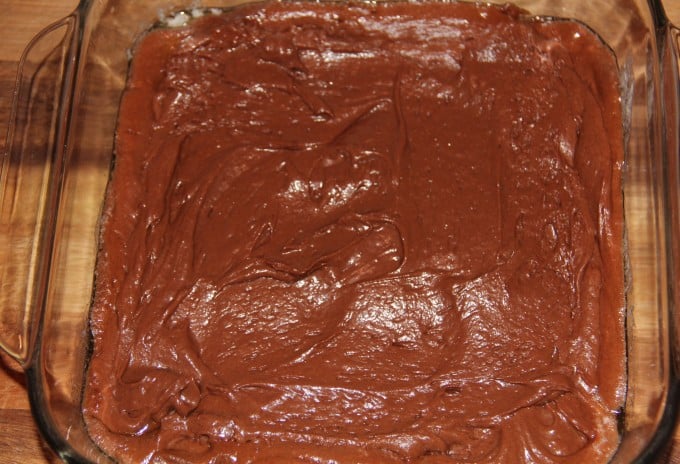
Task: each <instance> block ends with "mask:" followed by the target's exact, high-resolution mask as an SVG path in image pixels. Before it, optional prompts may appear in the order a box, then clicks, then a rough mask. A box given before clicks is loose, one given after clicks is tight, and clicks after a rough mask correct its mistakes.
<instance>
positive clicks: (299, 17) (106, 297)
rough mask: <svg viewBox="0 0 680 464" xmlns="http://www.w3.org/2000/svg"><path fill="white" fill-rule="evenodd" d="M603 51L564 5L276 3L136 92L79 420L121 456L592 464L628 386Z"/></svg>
mask: <svg viewBox="0 0 680 464" xmlns="http://www.w3.org/2000/svg"><path fill="white" fill-rule="evenodd" d="M617 82H618V81H617V69H616V65H615V63H614V59H613V57H612V55H611V54H610V53H609V51H608V50H607V49H606V47H605V46H603V44H602V43H601V42H600V41H599V40H598V38H597V37H596V36H595V35H594V34H592V33H591V32H589V31H588V30H587V29H586V28H584V27H583V26H580V25H578V24H576V23H573V22H568V21H543V20H538V19H536V18H533V17H528V16H523V15H522V12H521V11H519V10H518V9H516V8H513V7H504V8H498V7H492V6H480V5H472V4H456V3H429V2H427V3H394V4H362V3H358V4H350V5H340V4H316V3H267V4H257V5H251V6H245V7H239V8H236V9H234V10H232V11H229V12H226V13H224V14H221V15H206V16H203V17H201V18H199V19H196V20H194V21H192V22H191V23H190V24H189V25H188V26H186V27H182V28H177V29H158V30H154V31H152V32H150V33H149V34H148V35H146V36H145V37H144V38H143V40H142V41H141V42H140V43H139V45H138V47H137V49H136V51H135V54H134V59H133V63H132V71H131V75H130V78H129V83H128V87H127V90H126V92H125V94H124V97H123V100H122V104H121V109H120V120H119V127H118V132H117V142H116V143H117V144H116V159H115V169H114V171H113V175H112V180H111V183H110V186H109V191H108V195H107V199H106V205H105V214H104V219H103V226H102V234H101V249H100V252H99V260H98V265H97V274H96V291H95V295H94V303H93V308H92V315H91V326H92V335H93V353H92V358H91V361H90V363H89V370H88V374H87V384H86V390H85V398H84V413H85V418H86V421H87V423H88V427H89V430H90V432H91V434H92V436H93V438H94V439H95V441H96V442H97V443H98V444H99V446H101V447H102V449H103V450H105V451H106V452H107V453H109V454H110V455H112V456H113V457H115V458H117V459H120V460H121V461H130V462H173V463H174V462H186V461H189V462H192V461H196V462H214V463H218V462H220V463H221V462H267V463H271V462H315V463H317V462H329V463H330V462H339V463H340V462H341V463H359V462H381V463H392V462H395V463H401V462H420V463H439V462H503V463H512V462H567V461H570V462H596V461H606V460H607V458H608V457H609V456H610V455H611V454H612V452H613V451H614V450H615V448H616V445H617V443H618V436H617V430H616V412H615V411H616V410H617V408H618V407H619V406H620V405H621V404H622V399H623V388H624V387H623V386H624V341H623V310H622V308H623V285H622V282H623V272H622V247H621V235H622V232H621V229H622V211H621V193H620V168H621V163H622V157H623V155H622V134H621V116H620V103H619V94H618V83H617Z"/></svg>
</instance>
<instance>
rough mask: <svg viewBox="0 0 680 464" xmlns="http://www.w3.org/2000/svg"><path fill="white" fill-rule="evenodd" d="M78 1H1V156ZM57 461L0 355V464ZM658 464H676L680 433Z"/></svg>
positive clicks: (16, 376) (676, 7)
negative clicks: (32, 56)
mask: <svg viewBox="0 0 680 464" xmlns="http://www.w3.org/2000/svg"><path fill="white" fill-rule="evenodd" d="M76 5H77V1H76V0H0V6H2V7H3V8H2V13H3V15H4V20H5V21H4V23H3V26H2V28H3V30H2V32H1V33H0V36H1V37H2V38H1V39H0V132H1V134H0V152H4V149H5V133H6V130H7V123H8V119H9V112H10V106H11V102H12V95H13V91H14V83H15V79H16V72H17V63H18V61H19V57H20V55H21V52H22V51H23V49H24V47H25V46H26V45H27V44H28V42H29V41H30V40H31V38H32V37H33V36H35V35H36V34H37V33H38V32H39V31H40V30H41V29H42V28H44V27H45V26H47V25H49V24H50V23H52V22H54V21H56V20H58V19H60V18H62V17H64V16H66V15H67V14H69V13H70V12H71V11H72V10H73V9H74V8H75V6H76ZM664 7H665V8H666V11H667V13H668V15H669V17H670V18H671V20H672V21H673V22H674V23H675V24H680V0H664ZM56 462H58V459H57V458H56V457H55V456H54V455H53V454H52V453H51V452H50V450H48V449H47V448H46V447H45V446H44V444H43V442H42V440H41V438H40V436H39V433H38V431H37V429H36V427H35V425H34V423H33V419H32V417H31V413H30V408H29V404H28V398H27V393H26V384H25V380H24V376H23V373H22V371H21V369H20V367H19V366H18V365H17V364H16V363H14V362H13V361H12V360H11V359H10V358H9V357H8V356H6V355H5V354H4V353H0V464H45V463H56ZM659 464H680V428H678V429H676V432H675V435H674V439H673V441H672V443H671V444H670V446H669V448H668V450H667V451H666V452H665V453H664V456H663V457H662V458H661V459H660V461H659Z"/></svg>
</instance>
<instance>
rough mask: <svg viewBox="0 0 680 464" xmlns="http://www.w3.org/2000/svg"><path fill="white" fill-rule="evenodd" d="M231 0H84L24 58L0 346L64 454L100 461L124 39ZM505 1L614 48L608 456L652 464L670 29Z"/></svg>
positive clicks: (615, 12)
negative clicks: (621, 320)
mask: <svg viewBox="0 0 680 464" xmlns="http://www.w3.org/2000/svg"><path fill="white" fill-rule="evenodd" d="M238 3H243V2H239V1H236V2H235V1H210V2H205V3H203V2H196V1H188V0H187V1H171V0H166V1H163V0H149V1H145V2H136V1H133V0H100V1H94V0H93V1H87V0H83V1H82V2H81V4H80V5H79V7H78V8H77V9H76V10H75V11H74V12H73V13H72V14H71V15H69V16H68V17H66V18H64V19H62V20H61V21H59V22H57V23H55V24H54V25H52V26H50V27H48V28H47V29H45V30H44V31H43V32H41V33H40V34H39V35H38V36H36V38H35V39H34V40H33V41H32V42H31V43H30V44H29V45H28V47H27V49H26V51H25V53H24V55H23V57H22V61H21V63H20V69H19V76H18V80H17V93H16V99H15V102H14V105H13V114H12V121H11V125H10V129H9V138H8V145H7V146H8V151H7V153H6V154H5V155H4V157H3V160H2V168H1V171H0V208H1V209H0V217H1V220H0V227H1V228H2V232H1V234H0V237H1V240H2V242H1V244H0V281H1V282H2V290H1V292H0V298H2V304H1V306H0V346H2V348H3V349H4V350H5V351H7V352H8V353H9V354H10V355H12V356H13V357H14V358H15V359H16V360H17V361H19V362H20V363H21V364H22V366H23V368H24V369H25V372H26V375H27V379H28V390H29V396H30V400H31V406H32V411H33V415H34V417H35V420H36V423H37V424H38V427H39V429H40V431H41V433H42V435H43V437H44V438H45V440H46V441H47V442H48V443H49V445H50V446H51V447H52V448H53V449H54V451H55V452H56V453H57V454H58V455H59V456H60V457H61V458H62V459H63V460H64V461H65V462H78V463H80V462H97V463H99V462H109V458H108V457H107V456H106V455H105V454H103V453H102V452H101V451H100V450H99V449H98V448H97V446H96V445H95V444H94V443H93V442H92V441H91V440H90V438H89V436H88V434H87V431H86V430H85V425H84V422H83V418H82V413H81V396H82V387H83V380H84V370H85V365H86V362H87V355H88V349H89V332H88V316H89V309H90V304H91V298H92V291H93V276H94V269H95V260H96V253H97V237H98V230H99V219H100V215H101V210H102V205H103V200H104V195H105V191H106V186H107V183H108V180H109V176H110V170H111V165H112V155H113V149H114V146H113V145H114V133H115V127H116V122H117V121H116V118H117V114H118V104H119V102H120V98H121V94H122V91H123V89H124V86H125V81H126V77H127V73H128V67H129V62H130V51H131V49H132V47H133V45H134V44H135V41H136V40H137V39H138V38H139V37H140V35H141V34H143V33H144V31H146V30H148V29H149V28H150V27H151V26H153V25H154V24H155V23H157V22H158V21H159V19H167V18H171V19H172V22H182V21H183V20H184V19H186V18H188V17H189V16H190V15H191V13H190V11H189V9H193V8H202V7H211V8H213V7H214V8H224V7H230V6H234V5H236V4H238ZM492 3H494V2H492ZM497 3H504V2H503V1H500V2H497ZM514 3H516V4H517V5H518V6H519V7H521V8H524V9H526V10H528V11H530V12H531V13H532V14H536V15H541V16H551V17H560V18H569V19H574V20H577V21H580V22H582V23H584V24H586V25H587V26H588V27H589V28H591V29H592V30H593V31H595V32H596V33H597V34H598V35H599V36H600V37H601V38H602V39H603V40H604V42H606V43H607V45H608V46H609V47H610V48H611V49H612V50H613V52H614V54H615V56H616V59H617V63H618V66H619V75H620V83H621V94H622V107H623V115H624V121H623V123H624V133H625V141H624V143H625V145H624V148H625V166H624V171H623V190H624V192H623V193H624V215H625V242H626V246H625V260H626V336H627V339H626V349H627V385H626V388H627V391H626V402H625V407H624V410H623V413H622V415H621V424H620V429H621V430H620V431H621V442H620V446H619V448H618V450H617V452H616V454H615V456H614V457H613V459H612V462H615V463H628V462H653V459H654V457H655V455H656V454H657V453H658V452H659V451H660V450H661V449H662V447H663V445H664V443H665V442H666V441H667V439H668V438H669V436H670V434H671V433H672V430H673V426H674V424H675V415H676V407H677V403H678V394H679V392H680V387H679V385H680V383H679V382H680V345H679V344H680V337H679V336H678V328H679V327H680V315H679V314H680V313H678V305H679V304H680V297H679V296H678V288H677V286H678V279H679V276H680V215H679V214H680V206H679V202H680V160H679V156H680V145H679V141H678V138H679V132H680V119H679V118H680V111H679V105H680V89H679V81H678V37H679V35H678V31H677V30H676V29H675V28H674V27H673V26H672V25H670V24H669V22H668V20H667V19H666V17H665V15H664V12H663V9H662V7H661V5H660V3H659V2H658V1H655V0H651V1H650V2H649V3H648V2H647V1H645V0H619V1H611V0H589V1H585V0H572V1H570V0H554V1H546V0H519V1H516V2H514ZM182 11H187V12H182Z"/></svg>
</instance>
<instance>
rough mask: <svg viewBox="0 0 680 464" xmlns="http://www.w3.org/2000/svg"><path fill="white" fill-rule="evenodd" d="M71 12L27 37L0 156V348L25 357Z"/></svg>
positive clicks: (54, 188)
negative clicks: (27, 42)
mask: <svg viewBox="0 0 680 464" xmlns="http://www.w3.org/2000/svg"><path fill="white" fill-rule="evenodd" d="M75 29H76V18H75V16H73V15H71V16H67V17H66V18H64V19H62V20H60V21H58V22H56V23H54V24H52V25H51V26H49V27H47V28H46V29H44V30H43V31H42V32H40V33H39V34H38V35H37V36H36V37H34V38H33V40H31V42H30V43H29V44H28V46H27V47H26V49H25V50H24V52H23V54H22V56H21V59H20V61H19V67H18V75H17V80H16V88H15V92H14V101H13V104H12V108H11V113H10V121H9V130H8V134H7V145H6V146H7V150H6V152H5V153H3V154H2V159H1V160H0V163H1V164H0V347H1V348H2V349H4V350H5V351H6V352H7V353H9V354H10V355H11V356H12V357H13V358H14V359H16V360H17V361H18V362H19V363H20V364H22V365H23V366H25V365H26V364H27V363H29V362H30V358H31V352H32V347H33V345H34V338H35V334H36V332H37V321H38V320H39V317H38V316H40V311H41V308H42V305H43V301H44V298H45V290H44V289H45V285H44V284H45V280H46V275H47V272H46V270H47V268H48V266H49V260H48V258H49V255H50V251H51V242H52V239H51V238H50V235H49V231H50V230H51V229H52V227H51V226H52V225H53V223H54V221H55V218H56V204H57V203H56V197H57V196H58V194H59V189H60V184H61V181H62V179H61V177H62V173H61V172H60V166H61V165H62V164H63V163H61V161H60V160H61V159H62V158H63V156H64V152H65V150H64V145H65V144H64V141H65V134H66V131H67V127H66V121H67V120H68V118H67V117H66V115H65V114H64V109H65V108H69V107H70V105H69V103H70V98H71V97H70V96H71V91H70V87H71V83H72V81H73V79H72V76H73V71H74V66H75V62H76V60H75V56H76V52H77V50H76V48H77V46H76V45H75V44H76V41H75V39H76V36H77V34H76V32H75Z"/></svg>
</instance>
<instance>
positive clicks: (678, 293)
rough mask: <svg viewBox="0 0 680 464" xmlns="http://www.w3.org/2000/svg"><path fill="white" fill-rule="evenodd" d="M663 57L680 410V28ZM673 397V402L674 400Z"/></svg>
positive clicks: (674, 368) (675, 368)
mask: <svg viewBox="0 0 680 464" xmlns="http://www.w3.org/2000/svg"><path fill="white" fill-rule="evenodd" d="M667 44H668V46H667V47H665V49H666V52H665V56H664V68H665V71H664V73H663V74H664V75H663V78H664V82H663V91H664V98H663V100H662V101H663V102H664V104H665V106H666V107H665V111H664V117H665V130H666V136H665V139H666V148H667V150H666V151H667V154H668V155H667V156H668V159H667V160H666V169H665V170H666V176H667V177H666V182H667V186H668V192H667V198H668V200H667V205H668V209H669V211H668V213H669V217H670V221H669V222H670V226H669V230H668V234H669V235H668V240H667V243H668V244H669V249H668V254H669V260H670V261H669V266H668V269H669V301H670V309H671V314H670V315H669V316H670V324H669V325H670V327H671V334H670V336H671V340H670V342H671V353H670V356H671V362H672V373H671V375H673V374H674V377H675V378H674V386H675V389H676V395H669V397H670V398H671V401H676V404H675V406H676V407H680V28H678V27H677V26H674V25H672V24H671V25H669V28H668V36H667ZM673 398H674V399H673Z"/></svg>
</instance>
